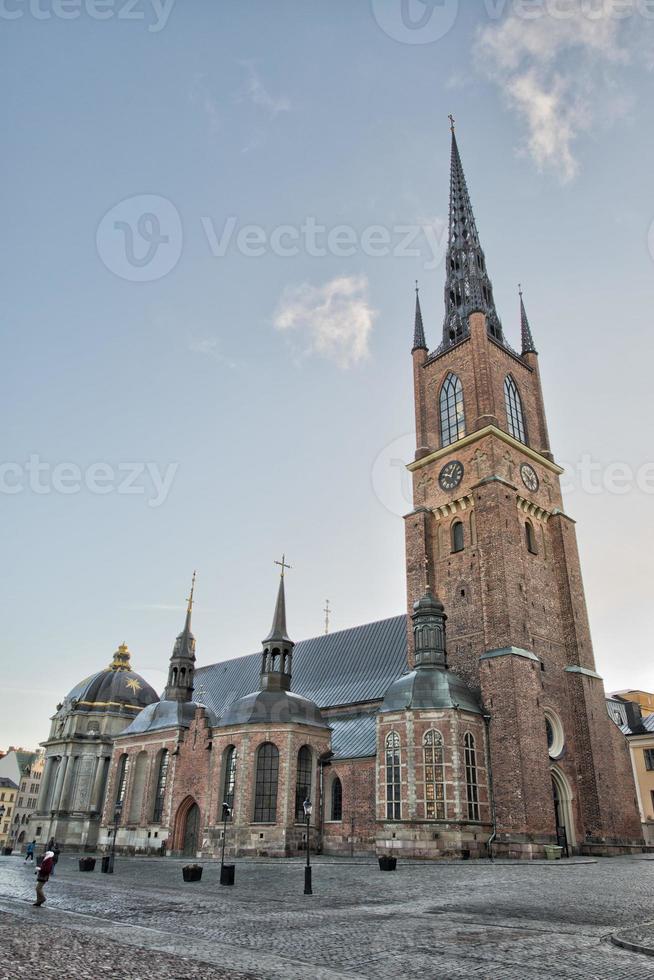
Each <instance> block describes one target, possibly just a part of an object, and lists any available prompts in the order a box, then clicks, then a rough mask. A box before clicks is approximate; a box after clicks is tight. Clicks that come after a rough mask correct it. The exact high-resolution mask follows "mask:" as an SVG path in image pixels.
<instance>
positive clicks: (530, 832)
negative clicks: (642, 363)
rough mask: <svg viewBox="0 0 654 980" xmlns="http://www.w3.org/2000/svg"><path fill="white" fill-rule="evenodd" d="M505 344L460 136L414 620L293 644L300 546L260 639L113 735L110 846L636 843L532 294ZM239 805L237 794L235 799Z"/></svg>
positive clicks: (190, 851)
mask: <svg viewBox="0 0 654 980" xmlns="http://www.w3.org/2000/svg"><path fill="white" fill-rule="evenodd" d="M518 309H519V316H520V333H521V345H520V349H519V351H518V350H515V349H514V348H513V347H512V346H511V344H510V343H509V341H508V339H507V336H506V334H505V332H504V328H503V326H502V322H501V320H500V317H499V315H498V313H497V310H496V307H495V300H494V296H493V287H492V284H491V280H490V277H489V274H488V270H487V265H486V258H485V255H484V252H483V250H482V247H481V243H480V238H479V234H478V231H477V226H476V222H475V217H474V214H473V211H472V206H471V202H470V196H469V193H468V188H467V183H466V179H465V176H464V172H463V166H462V163H461V156H460V153H459V147H458V144H457V139H456V135H455V133H454V130H453V131H452V143H451V181H450V228H449V242H448V251H447V257H446V283H445V318H444V322H443V329H442V335H441V339H440V342H439V343H438V345H437V346H436V348H435V349H430V347H429V346H428V344H427V333H428V331H427V330H426V329H425V325H424V322H423V313H422V309H421V304H420V299H419V296H418V295H416V308H415V320H414V325H413V347H412V355H411V356H412V362H413V381H414V396H415V421H416V435H417V444H416V453H415V458H414V459H413V460H412V461H410V462H409V464H408V469H409V471H410V473H411V474H412V479H413V495H414V506H413V508H412V510H411V512H410V513H409V514H408V515H407V516H406V519H405V525H406V572H407V599H408V607H407V612H406V614H405V615H402V616H396V617H393V618H391V619H387V620H384V621H382V622H380V623H372V624H367V625H365V626H361V627H358V628H355V629H351V630H346V631H343V632H342V633H337V634H331V635H325V636H321V637H319V638H316V639H311V640H307V641H304V642H303V643H297V644H294V643H293V641H292V640H291V639H290V637H289V635H288V632H287V628H286V605H285V582H284V571H285V568H286V566H285V563H284V561H283V560H282V563H281V565H282V577H281V581H280V584H279V593H278V597H277V604H276V608H275V614H274V618H273V625H272V628H271V631H270V633H269V634H268V635H267V636H266V638H265V639H264V641H263V650H262V653H259V654H252V655H249V656H245V657H240V658H236V659H231V660H227V661H225V662H221V663H217V664H213V665H211V666H206V667H199V668H198V667H197V666H196V653H195V638H194V637H193V634H192V632H191V613H192V604H193V591H192V592H191V597H190V599H189V604H188V610H187V616H186V623H185V626H184V629H183V631H182V633H181V634H180V635H179V637H178V638H177V640H176V642H175V645H174V648H173V654H172V657H171V658H170V666H169V674H168V684H167V686H166V690H165V692H164V695H163V698H162V699H161V701H156V702H155V700H154V699H153V703H151V704H150V705H148V706H147V707H145V708H144V710H142V711H141V712H140V713H139V714H138V716H137V717H135V718H134V720H133V722H132V724H131V725H130V726H129V727H128V728H126V729H124V730H123V731H122V732H121V733H120V734H119V735H118V737H117V738H116V739H115V742H114V746H113V754H112V760H111V765H110V773H109V779H108V790H107V795H106V801H105V806H104V813H103V817H102V827H101V831H100V842H101V843H102V844H103V845H104V846H109V845H110V844H111V843H112V841H114V835H115V844H116V846H117V848H118V849H119V850H121V849H122V850H128V851H145V850H147V849H152V848H154V847H159V846H160V843H159V842H160V841H165V842H166V847H167V850H168V851H169V852H172V853H175V854H187V855H216V854H218V853H219V851H220V848H221V845H222V834H223V828H224V826H225V822H224V817H225V816H227V817H228V819H227V824H226V826H227V840H226V847H227V853H232V854H233V853H236V854H250V855H257V854H261V855H266V854H270V855H280V856H283V855H290V854H296V853H298V852H299V851H301V850H302V849H303V848H304V847H305V846H306V838H305V834H306V832H307V831H306V823H305V812H304V806H303V803H304V802H305V799H308V798H310V799H311V801H312V803H313V807H312V812H311V818H310V825H309V829H308V832H309V834H310V844H311V846H312V847H314V848H317V849H321V850H323V851H325V852H329V853H351V852H355V851H356V852H371V851H377V852H378V853H389V852H391V853H393V854H402V855H406V856H414V857H422V858H438V857H445V856H447V857H450V856H459V857H478V856H484V855H487V854H489V853H491V852H493V853H496V854H504V855H508V856H513V857H519V858H531V857H539V856H541V855H542V854H543V853H544V847H545V846H546V845H549V844H554V843H557V842H558V843H559V844H560V845H561V846H562V847H565V848H566V849H567V851H568V853H579V852H583V853H594V854H614V853H620V852H623V851H628V850H631V849H639V848H642V846H643V836H642V827H641V820H640V815H639V812H638V807H637V803H636V794H635V788H634V781H633V776H632V771H631V765H630V759H629V749H628V746H627V742H626V739H625V737H624V735H623V734H622V733H621V732H620V731H619V729H618V728H617V727H616V726H615V725H614V724H612V722H611V719H610V718H609V717H608V715H607V711H606V709H605V707H604V697H605V695H604V687H603V683H602V679H601V677H600V676H599V675H598V673H597V671H596V667H595V661H594V657H593V649H592V641H591V636H590V627H589V623H588V616H587V612H586V604H585V599H584V591H583V584H582V576H581V567H580V562H579V555H578V552H577V544H576V535H575V524H574V521H573V520H572V518H571V517H570V516H569V515H567V514H566V513H565V511H564V509H563V501H562V496H561V488H560V476H561V474H562V472H563V471H562V469H561V467H560V466H559V465H558V464H557V463H556V461H555V458H554V454H553V451H552V448H551V446H550V440H549V433H548V426H547V418H546V414H545V408H544V401H543V392H542V387H541V381H540V373H539V360H538V354H537V350H536V345H535V342H534V337H533V334H532V330H531V326H530V323H529V319H528V317H527V312H526V308H525V303H524V298H523V295H522V292H520V297H519V306H518ZM223 804H227V808H228V809H227V810H225V808H224V806H223Z"/></svg>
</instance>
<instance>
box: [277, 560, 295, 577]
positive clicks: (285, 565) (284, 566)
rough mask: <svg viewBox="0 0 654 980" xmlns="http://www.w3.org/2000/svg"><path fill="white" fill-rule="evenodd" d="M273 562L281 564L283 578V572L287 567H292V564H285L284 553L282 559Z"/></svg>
mask: <svg viewBox="0 0 654 980" xmlns="http://www.w3.org/2000/svg"><path fill="white" fill-rule="evenodd" d="M275 564H276V565H280V566H281V569H282V578H284V572H285V570H286V569H287V568H292V567H293V566H292V565H287V564H286V555H282V560H281V561H275Z"/></svg>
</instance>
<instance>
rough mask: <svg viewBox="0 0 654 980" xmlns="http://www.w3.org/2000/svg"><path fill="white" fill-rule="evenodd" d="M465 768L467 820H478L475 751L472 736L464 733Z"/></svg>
mask: <svg viewBox="0 0 654 980" xmlns="http://www.w3.org/2000/svg"><path fill="white" fill-rule="evenodd" d="M463 744H464V748H465V766H466V795H467V798H468V820H479V785H478V783H477V749H476V747H475V738H474V735H471V734H470V732H466V735H465V738H464V740H463Z"/></svg>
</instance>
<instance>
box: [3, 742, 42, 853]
mask: <svg viewBox="0 0 654 980" xmlns="http://www.w3.org/2000/svg"><path fill="white" fill-rule="evenodd" d="M44 766H45V753H44V752H43V751H39V752H35V753H34V755H33V756H32V759H31V761H30V762H28V763H27V765H26V766H24V768H23V772H22V774H21V777H20V784H19V786H18V796H17V798H16V806H15V808H14V816H13V820H12V825H11V843H12V845H13V847H14V848H18V849H24V847H25V844H26V843H27V842H28V841H29V840H32V839H33V838H34V836H35V831H36V829H37V825H35V824H34V823H33V822H31V818H32V816H33V815H34V812H35V811H36V805H37V802H38V798H39V792H40V790H41V778H42V776H43V769H44Z"/></svg>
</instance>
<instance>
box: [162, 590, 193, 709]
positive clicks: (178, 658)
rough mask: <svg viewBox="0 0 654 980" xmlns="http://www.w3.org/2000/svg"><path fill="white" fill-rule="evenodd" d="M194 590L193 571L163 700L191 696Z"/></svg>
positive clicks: (182, 699)
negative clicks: (182, 624) (182, 622)
mask: <svg viewBox="0 0 654 980" xmlns="http://www.w3.org/2000/svg"><path fill="white" fill-rule="evenodd" d="M194 592H195V572H193V580H192V582H191V593H190V595H189V597H188V604H187V606H186V620H185V622H184V629H183V630H182V632H181V633H180V634H179V636H178V637H177V639H176V640H175V646H174V647H173V652H172V654H171V657H170V664H169V667H168V683H167V685H166V689H165V691H164V696H163V700H164V701H190V700H191V699H192V697H193V672H194V669H195V637H194V636H193V633H192V632H191V614H192V612H193V594H194Z"/></svg>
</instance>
